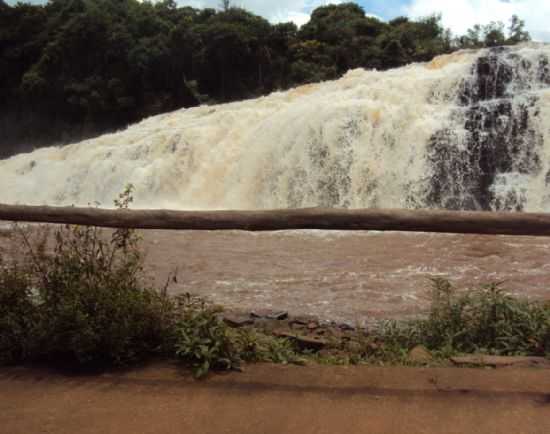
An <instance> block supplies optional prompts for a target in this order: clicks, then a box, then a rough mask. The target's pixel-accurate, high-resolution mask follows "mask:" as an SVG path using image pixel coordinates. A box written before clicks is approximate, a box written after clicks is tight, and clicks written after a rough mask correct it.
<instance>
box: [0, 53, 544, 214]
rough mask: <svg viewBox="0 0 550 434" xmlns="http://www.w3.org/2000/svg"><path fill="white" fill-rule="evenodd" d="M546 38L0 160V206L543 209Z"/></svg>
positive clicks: (359, 75) (191, 113) (354, 76)
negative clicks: (132, 193) (130, 192)
mask: <svg viewBox="0 0 550 434" xmlns="http://www.w3.org/2000/svg"><path fill="white" fill-rule="evenodd" d="M549 59H550V46H549V45H544V44H527V45H522V46H517V47H513V48H496V49H490V50H481V51H460V52H457V53H454V54H451V55H447V56H441V57H438V58H436V59H435V60H433V61H432V62H430V63H427V64H414V65H410V66H407V67H404V68H399V69H395V70H391V71H387V72H376V71H363V70H354V71H350V72H349V73H348V74H347V75H346V76H345V77H343V78H342V79H340V80H337V81H334V82H327V83H322V84H315V85H307V86H302V87H299V88H296V89H294V90H290V91H288V92H279V93H274V94H272V95H270V96H267V97H264V98H259V99H255V100H249V101H244V102H238V103H232V104H225V105H219V106H204V107H199V108H193V109H189V110H185V109H183V110H179V111H176V112H173V113H168V114H164V115H160V116H155V117H152V118H149V119H146V120H144V121H143V122H141V123H139V124H137V125H134V126H131V127H129V128H128V129H126V130H125V131H121V132H118V133H115V134H109V135H104V136H102V137H99V138H96V139H93V140H87V141H84V142H81V143H77V144H73V145H69V146H65V147H59V148H46V149H41V150H37V151H35V152H33V153H30V154H22V155H17V156H14V157H12V158H9V159H7V160H4V161H0V185H1V186H2V187H1V190H0V203H24V204H49V205H60V204H64V205H69V204H75V205H86V204H89V203H96V202H99V203H101V204H102V205H106V206H109V205H110V204H111V203H112V199H113V198H114V197H116V195H117V193H118V192H120V191H121V190H122V188H123V186H124V185H125V184H127V183H132V184H134V185H135V187H136V206H137V207H144V208H153V207H159V208H175V209H178V208H179V209H223V208H228V209H258V208H287V207H308V206H331V207H352V208H362V207H387V208H417V207H437V208H440V207H442V208H451V209H483V210H490V209H493V210H529V211H537V210H540V211H549V210H550V194H548V193H547V192H550V189H548V188H547V187H548V184H550V66H549Z"/></svg>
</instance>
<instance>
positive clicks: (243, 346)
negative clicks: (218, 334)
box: [233, 329, 302, 364]
mask: <svg viewBox="0 0 550 434" xmlns="http://www.w3.org/2000/svg"><path fill="white" fill-rule="evenodd" d="M233 340H234V342H235V347H236V348H237V350H238V353H239V356H240V358H241V359H242V360H244V361H247V362H271V363H283V364H288V363H301V362H302V358H301V357H300V356H299V354H298V352H297V351H296V349H295V348H294V346H293V344H292V343H291V342H290V341H289V340H288V339H283V338H277V337H274V336H270V335H267V334H264V333H262V332H259V331H258V330H255V329H239V330H236V331H233Z"/></svg>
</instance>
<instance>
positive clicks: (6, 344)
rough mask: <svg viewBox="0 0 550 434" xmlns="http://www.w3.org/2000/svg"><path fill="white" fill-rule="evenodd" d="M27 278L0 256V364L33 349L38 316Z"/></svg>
mask: <svg viewBox="0 0 550 434" xmlns="http://www.w3.org/2000/svg"><path fill="white" fill-rule="evenodd" d="M34 299H35V296H34V294H33V291H32V289H31V282H30V278H29V276H28V274H27V273H25V271H24V270H23V269H21V267H20V266H19V265H18V264H16V263H13V264H3V263H2V258H1V257H0V364H3V363H8V364H11V363H17V362H19V361H21V360H25V359H26V358H27V356H28V355H29V354H30V353H32V351H33V346H34V345H33V336H34V333H35V331H36V330H35V327H36V325H37V320H38V309H37V306H36V304H35V302H34Z"/></svg>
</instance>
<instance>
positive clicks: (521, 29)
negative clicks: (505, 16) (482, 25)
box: [507, 15, 531, 45]
mask: <svg viewBox="0 0 550 434" xmlns="http://www.w3.org/2000/svg"><path fill="white" fill-rule="evenodd" d="M530 40H531V35H530V34H529V32H528V31H527V30H525V21H523V20H521V19H520V18H519V17H518V16H517V15H512V18H510V27H508V40H507V43H508V44H510V45H513V44H519V43H521V42H528V41H530Z"/></svg>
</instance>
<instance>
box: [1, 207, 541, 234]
mask: <svg viewBox="0 0 550 434" xmlns="http://www.w3.org/2000/svg"><path fill="white" fill-rule="evenodd" d="M0 220H4V221H16V222H39V223H68V224H76V225H86V226H100V227H110V228H135V229H172V230H231V229H235V230H244V231H279V230H289V229H324V230H376V231H406V232H440V233H460V234H493V235H533V236H548V235H550V214H534V213H503V212H499V213H493V212H464V211H436V210H389V209H354V210H350V209H332V208H331V209H324V208H308V209H291V210H267V211H170V210H107V209H98V208H76V207H49V206H25V205H1V204H0Z"/></svg>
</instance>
